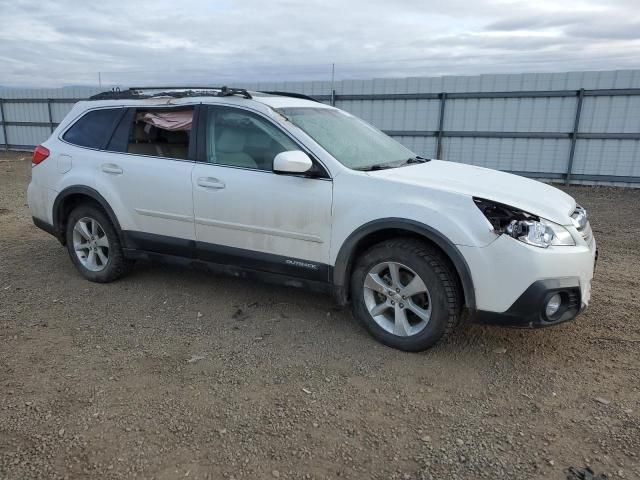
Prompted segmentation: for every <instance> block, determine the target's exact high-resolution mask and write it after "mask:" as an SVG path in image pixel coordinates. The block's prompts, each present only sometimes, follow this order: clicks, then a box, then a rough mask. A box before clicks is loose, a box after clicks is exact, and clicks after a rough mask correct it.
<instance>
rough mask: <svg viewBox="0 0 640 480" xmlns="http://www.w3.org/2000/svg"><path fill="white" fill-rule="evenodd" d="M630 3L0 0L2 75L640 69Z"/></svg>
mask: <svg viewBox="0 0 640 480" xmlns="http://www.w3.org/2000/svg"><path fill="white" fill-rule="evenodd" d="M636 10H637V9H636V8H634V1H633V0H612V1H609V2H605V1H604V0H581V1H577V2H571V4H566V5H564V4H562V3H558V2H556V1H554V0H538V1H536V2H530V1H519V0H478V1H471V0H449V1H447V2H439V1H435V0H396V1H395V2H393V3H392V4H390V3H389V2H388V0H351V1H350V2H345V1H343V0H306V1H304V2H303V1H299V2H296V1H293V0H271V1H270V2H269V3H265V2H263V1H258V0H244V1H235V0H223V1H216V2H211V1H206V0H181V1H180V2H178V3H176V2H163V1H151V0H140V1H136V2H131V1H129V0H114V1H110V2H86V1H82V0H59V1H57V2H36V1H32V0H18V1H15V0H0V12H1V13H2V15H1V16H2V29H0V84H4V85H15V86H60V85H65V84H96V83H97V79H98V72H101V78H102V79H103V81H104V82H105V83H109V84H122V85H125V86H126V85H131V84H158V83H166V82H167V81H171V82H174V81H175V82H182V83H196V82H205V83H218V82H220V81H225V82H230V81H232V80H233V81H236V80H237V81H258V80H264V81H273V80H301V79H302V80H311V79H316V80H328V79H329V77H330V65H331V64H332V63H336V77H337V78H338V79H340V78H368V77H372V76H403V75H411V76H417V75H420V76H433V75H443V74H478V73H493V72H514V73H515V72H523V71H559V70H561V71H564V70H581V69H594V68H595V69H601V70H603V69H618V68H633V67H640V61H639V60H638V59H640V34H639V33H637V32H640V28H639V27H640V17H639V16H638V14H636Z"/></svg>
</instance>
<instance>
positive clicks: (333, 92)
mask: <svg viewBox="0 0 640 480" xmlns="http://www.w3.org/2000/svg"><path fill="white" fill-rule="evenodd" d="M331 106H332V107H335V106H336V91H335V90H331Z"/></svg>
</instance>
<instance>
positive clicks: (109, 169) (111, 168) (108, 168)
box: [101, 163, 122, 175]
mask: <svg viewBox="0 0 640 480" xmlns="http://www.w3.org/2000/svg"><path fill="white" fill-rule="evenodd" d="M101 167H102V171H103V172H104V173H110V174H111V175H122V168H120V167H119V166H118V165H116V164H115V163H103V164H102V165H101Z"/></svg>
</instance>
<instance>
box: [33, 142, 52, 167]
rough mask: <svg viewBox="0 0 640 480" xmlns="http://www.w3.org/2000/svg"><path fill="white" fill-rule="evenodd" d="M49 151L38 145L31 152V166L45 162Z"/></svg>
mask: <svg viewBox="0 0 640 480" xmlns="http://www.w3.org/2000/svg"><path fill="white" fill-rule="evenodd" d="M49 153H50V152H49V149H48V148H46V147H43V146H42V145H38V146H37V147H36V149H35V150H34V151H33V159H32V160H31V164H32V165H38V164H39V163H41V162H43V161H45V160H46V159H47V157H49Z"/></svg>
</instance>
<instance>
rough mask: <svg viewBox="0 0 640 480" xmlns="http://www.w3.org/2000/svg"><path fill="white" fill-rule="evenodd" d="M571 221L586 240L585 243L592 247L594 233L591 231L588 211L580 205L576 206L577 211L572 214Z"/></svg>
mask: <svg viewBox="0 0 640 480" xmlns="http://www.w3.org/2000/svg"><path fill="white" fill-rule="evenodd" d="M571 220H572V221H573V224H574V225H575V227H576V229H577V230H578V233H580V235H582V238H584V241H585V242H587V245H591V241H592V240H593V232H592V231H591V225H590V224H589V220H588V219H587V211H586V210H585V209H584V208H582V207H581V206H580V205H576V209H575V211H574V212H573V213H572V214H571Z"/></svg>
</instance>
